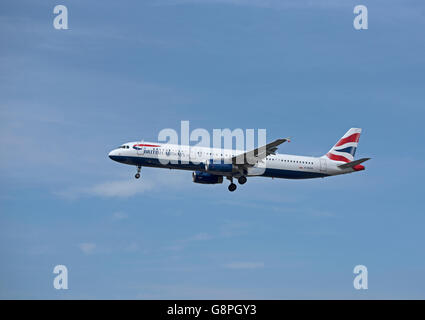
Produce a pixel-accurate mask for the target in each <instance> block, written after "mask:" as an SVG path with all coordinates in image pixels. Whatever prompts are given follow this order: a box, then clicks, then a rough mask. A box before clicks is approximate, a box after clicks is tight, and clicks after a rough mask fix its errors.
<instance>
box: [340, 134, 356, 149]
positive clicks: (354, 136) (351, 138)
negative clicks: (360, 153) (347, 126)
mask: <svg viewBox="0 0 425 320" xmlns="http://www.w3.org/2000/svg"><path fill="white" fill-rule="evenodd" d="M359 139H360V133H353V134H352V135H351V136H348V137H347V138H344V139H341V140H339V141H338V143H337V144H336V145H335V147H338V146H342V145H343V144H346V143H348V142H359Z"/></svg>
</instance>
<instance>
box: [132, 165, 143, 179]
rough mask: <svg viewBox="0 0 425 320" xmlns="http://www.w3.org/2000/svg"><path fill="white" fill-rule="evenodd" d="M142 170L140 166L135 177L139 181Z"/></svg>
mask: <svg viewBox="0 0 425 320" xmlns="http://www.w3.org/2000/svg"><path fill="white" fill-rule="evenodd" d="M140 170H142V167H141V166H138V167H137V173H136V175H135V176H134V177H135V178H136V179H139V178H140Z"/></svg>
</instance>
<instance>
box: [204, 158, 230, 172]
mask: <svg viewBox="0 0 425 320" xmlns="http://www.w3.org/2000/svg"><path fill="white" fill-rule="evenodd" d="M205 171H209V172H232V171H233V164H231V163H223V162H220V163H214V162H213V160H210V161H209V162H207V163H206V164H205Z"/></svg>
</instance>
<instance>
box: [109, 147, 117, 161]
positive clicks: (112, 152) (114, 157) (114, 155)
mask: <svg viewBox="0 0 425 320" xmlns="http://www.w3.org/2000/svg"><path fill="white" fill-rule="evenodd" d="M117 155H118V154H117V149H114V150H112V151H111V152H109V154H108V156H109V158H110V159H112V160H115V159H116V156H117Z"/></svg>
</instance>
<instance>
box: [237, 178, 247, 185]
mask: <svg viewBox="0 0 425 320" xmlns="http://www.w3.org/2000/svg"><path fill="white" fill-rule="evenodd" d="M238 182H239V184H245V183H246V177H245V176H241V177H239V178H238Z"/></svg>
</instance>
